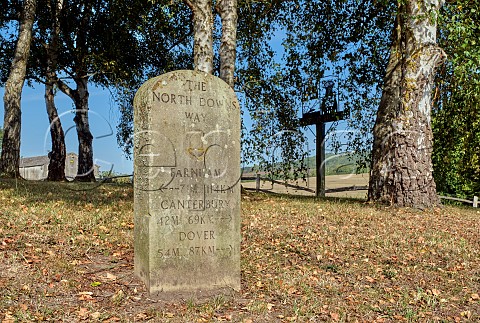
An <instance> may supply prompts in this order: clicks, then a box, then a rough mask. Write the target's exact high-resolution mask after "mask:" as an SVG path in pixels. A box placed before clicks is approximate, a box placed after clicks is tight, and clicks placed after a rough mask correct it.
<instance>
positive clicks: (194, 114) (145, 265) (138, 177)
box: [134, 71, 240, 298]
mask: <svg viewBox="0 0 480 323" xmlns="http://www.w3.org/2000/svg"><path fill="white" fill-rule="evenodd" d="M134 106H135V114H134V129H135V138H134V140H135V145H134V172H135V212H134V213H135V273H136V275H138V276H139V277H140V278H141V279H142V280H143V281H144V282H145V284H146V285H147V288H148V290H149V292H150V294H151V295H152V296H157V297H159V298H172V297H173V298H198V297H202V296H208V295H212V294H216V293H220V292H222V293H223V292H225V291H229V290H230V291H231V290H239V289H240V184H239V179H240V108H239V104H238V101H237V98H236V95H235V93H234V91H233V90H232V89H231V88H230V87H229V86H228V85H227V84H226V83H225V82H223V81H222V80H221V79H219V78H217V77H214V76H212V75H208V74H205V73H202V72H197V71H175V72H171V73H167V74H164V75H161V76H158V77H155V78H153V79H150V80H148V81H147V82H146V83H145V84H143V85H142V87H141V88H140V89H139V90H138V92H137V94H136V96H135V102H134Z"/></svg>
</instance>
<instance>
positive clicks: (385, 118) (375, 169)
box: [368, 0, 445, 208]
mask: <svg viewBox="0 0 480 323" xmlns="http://www.w3.org/2000/svg"><path fill="white" fill-rule="evenodd" d="M443 2H444V1H443V0H426V1H419V0H407V1H398V3H399V12H398V14H397V22H396V26H395V30H394V33H393V36H394V37H393V45H392V48H391V52H390V59H389V63H388V67H387V71H386V76H385V79H384V88H383V94H382V99H381V102H380V106H379V109H378V113H377V120H376V123H375V126H374V129H373V136H374V142H373V151H372V165H371V170H370V183H369V190H368V199H369V200H370V201H376V202H383V203H389V204H392V205H396V206H410V207H417V208H428V207H434V206H437V205H439V203H440V201H439V198H438V196H437V193H436V186H435V181H434V179H433V166H432V159H431V155H432V146H433V137H432V129H431V120H430V114H431V92H432V87H433V78H434V75H435V69H436V67H437V66H438V65H439V64H441V63H442V62H443V60H444V58H445V53H444V52H443V50H442V49H441V48H439V47H438V46H437V45H436V29H437V19H436V17H437V13H438V10H439V9H440V8H441V6H442V5H443Z"/></svg>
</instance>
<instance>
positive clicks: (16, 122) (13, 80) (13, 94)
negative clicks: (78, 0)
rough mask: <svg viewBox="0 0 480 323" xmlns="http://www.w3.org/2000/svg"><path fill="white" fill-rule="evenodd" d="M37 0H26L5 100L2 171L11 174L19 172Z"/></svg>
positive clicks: (0, 167) (9, 175)
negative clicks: (23, 99) (24, 94)
mask: <svg viewBox="0 0 480 323" xmlns="http://www.w3.org/2000/svg"><path fill="white" fill-rule="evenodd" d="M36 6H37V1H36V0H24V7H23V15H22V19H21V21H20V28H19V33H18V40H17V46H16V48H15V54H14V55H15V56H14V57H13V61H12V65H11V68H10V74H9V76H8V79H7V82H6V83H5V94H4V96H3V103H4V109H5V115H4V122H3V130H4V133H3V139H2V153H1V157H0V174H3V175H5V176H8V177H18V176H19V165H20V133H21V116H22V115H21V97H22V89H23V84H24V82H25V74H26V70H27V61H28V57H29V55H30V44H31V42H32V28H33V23H34V20H35V10H36Z"/></svg>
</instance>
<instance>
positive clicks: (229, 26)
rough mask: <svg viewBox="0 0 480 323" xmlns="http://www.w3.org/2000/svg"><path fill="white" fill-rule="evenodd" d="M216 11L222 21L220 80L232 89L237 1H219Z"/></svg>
mask: <svg viewBox="0 0 480 323" xmlns="http://www.w3.org/2000/svg"><path fill="white" fill-rule="evenodd" d="M216 10H217V12H218V13H219V15H220V19H221V20H222V39H221V44H220V78H221V79H222V80H224V81H225V82H227V84H228V85H230V86H231V87H232V88H233V87H234V85H235V75H234V73H235V59H236V53H237V19H238V15H237V0H219V1H218V2H217V6H216Z"/></svg>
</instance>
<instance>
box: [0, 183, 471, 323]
mask: <svg viewBox="0 0 480 323" xmlns="http://www.w3.org/2000/svg"><path fill="white" fill-rule="evenodd" d="M88 187H89V186H88V185H87V186H85V187H84V188H88ZM77 188H81V187H80V186H78V185H77V184H75V186H74V185H73V184H68V185H67V184H50V183H41V182H38V183H32V182H24V181H22V182H20V181H19V182H15V181H2V182H0V251H1V254H0V320H3V322H17V321H18V322H24V321H42V320H50V321H70V322H78V321H88V322H90V321H106V322H127V321H130V322H133V321H147V320H150V321H152V322H154V321H160V322H211V321H232V322H291V321H297V322H305V321H309V320H310V321H313V322H318V321H340V322H343V321H347V322H355V321H359V322H372V321H377V322H389V321H390V322H391V321H411V322H415V321H422V322H424V321H431V322H436V321H446V322H449V321H458V322H463V321H465V322H467V321H471V322H476V321H479V320H480V296H479V294H480V211H477V210H476V209H473V208H462V207H453V206H447V207H444V208H441V209H436V210H432V211H428V212H421V211H416V210H408V209H394V208H387V207H380V206H372V205H367V204H365V203H363V202H361V201H358V200H345V199H343V200H338V199H322V200H317V199H314V198H311V197H296V198H294V197H288V196H272V195H264V194H248V195H244V196H243V197H242V224H243V225H242V291H241V292H240V293H238V294H236V295H234V296H233V298H227V297H217V298H214V299H211V300H209V301H207V302H204V303H194V302H192V301H189V300H186V301H185V302H178V303H164V302H158V301H155V300H152V299H150V298H149V297H148V295H147V294H146V292H145V288H144V287H143V285H142V283H141V282H140V281H139V280H138V279H136V278H135V277H134V275H133V190H132V187H131V186H128V185H123V186H122V185H115V184H109V185H103V186H99V187H97V188H95V189H92V190H86V191H76V190H75V189H77Z"/></svg>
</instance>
